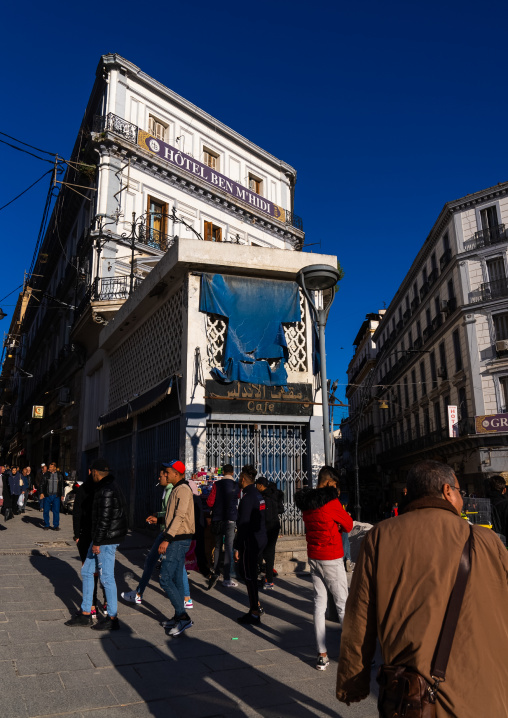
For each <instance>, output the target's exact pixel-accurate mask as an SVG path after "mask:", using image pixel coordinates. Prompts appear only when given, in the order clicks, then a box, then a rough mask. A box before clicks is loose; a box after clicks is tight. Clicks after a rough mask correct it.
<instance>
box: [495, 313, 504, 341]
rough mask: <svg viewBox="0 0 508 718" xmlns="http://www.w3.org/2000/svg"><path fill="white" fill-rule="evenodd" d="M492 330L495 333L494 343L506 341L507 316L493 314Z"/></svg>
mask: <svg viewBox="0 0 508 718" xmlns="http://www.w3.org/2000/svg"><path fill="white" fill-rule="evenodd" d="M492 318H493V320H494V329H495V332H496V341H497V342H499V341H501V340H502V339H508V314H494V316H493V317H492Z"/></svg>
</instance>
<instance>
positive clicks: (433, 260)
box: [430, 252, 437, 273]
mask: <svg viewBox="0 0 508 718" xmlns="http://www.w3.org/2000/svg"><path fill="white" fill-rule="evenodd" d="M430 266H431V268H432V272H433V273H434V272H437V261H436V254H435V252H434V253H432V254H431V256H430Z"/></svg>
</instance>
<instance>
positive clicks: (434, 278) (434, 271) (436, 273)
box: [428, 267, 439, 287]
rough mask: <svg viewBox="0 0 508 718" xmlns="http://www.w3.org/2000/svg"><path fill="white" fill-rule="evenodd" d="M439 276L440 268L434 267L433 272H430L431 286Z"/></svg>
mask: <svg viewBox="0 0 508 718" xmlns="http://www.w3.org/2000/svg"><path fill="white" fill-rule="evenodd" d="M438 277H439V272H438V269H437V267H436V268H435V269H433V270H432V272H431V273H430V274H429V280H428V281H429V287H431V286H432V285H433V284H434V282H435V281H436V279H437V278H438Z"/></svg>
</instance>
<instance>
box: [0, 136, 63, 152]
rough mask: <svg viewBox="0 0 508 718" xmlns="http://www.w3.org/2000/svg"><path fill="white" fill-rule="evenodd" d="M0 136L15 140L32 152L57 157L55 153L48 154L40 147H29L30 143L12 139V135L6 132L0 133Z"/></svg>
mask: <svg viewBox="0 0 508 718" xmlns="http://www.w3.org/2000/svg"><path fill="white" fill-rule="evenodd" d="M0 135H3V136H4V137H8V138H9V139H10V140H14V142H18V143H19V144H20V145H25V147H30V148H31V149H32V150H37V152H42V153H43V154H45V155H51V156H52V157H56V153H55V152H48V151H47V150H41V149H40V148H39V147H34V146H33V145H29V144H28V142H23V141H22V140H17V139H16V138H15V137H11V135H8V134H7V133H6V132H0Z"/></svg>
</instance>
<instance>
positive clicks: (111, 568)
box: [81, 543, 120, 618]
mask: <svg viewBox="0 0 508 718" xmlns="http://www.w3.org/2000/svg"><path fill="white" fill-rule="evenodd" d="M119 545H120V544H117V543H113V544H107V545H105V546H101V547H100V549H101V552H100V553H99V554H97V555H95V554H94V553H92V544H90V548H89V549H88V553H87V555H86V559H85V563H84V564H83V566H82V567H81V577H82V579H83V603H82V604H81V610H82V611H83V613H90V611H91V610H92V604H93V590H94V579H93V575H94V573H95V572H96V571H98V572H99V576H100V579H101V583H102V585H103V586H104V590H105V591H106V601H107V603H108V616H111V617H112V618H114V617H115V616H116V614H117V612H118V597H117V592H116V582H115V554H116V550H117V548H118V546H119Z"/></svg>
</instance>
